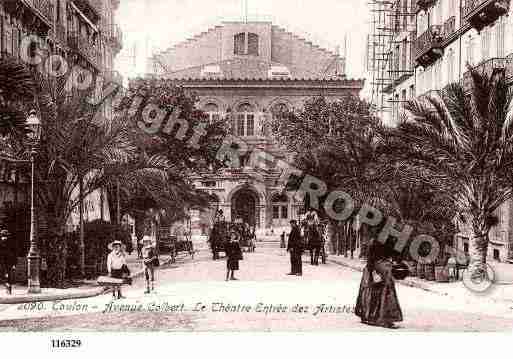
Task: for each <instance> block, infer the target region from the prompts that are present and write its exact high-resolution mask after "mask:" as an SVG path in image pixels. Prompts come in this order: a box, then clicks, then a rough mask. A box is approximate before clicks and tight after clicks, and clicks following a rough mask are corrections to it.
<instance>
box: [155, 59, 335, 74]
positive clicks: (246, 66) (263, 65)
mask: <svg viewBox="0 0 513 359" xmlns="http://www.w3.org/2000/svg"><path fill="white" fill-rule="evenodd" d="M205 66H209V67H211V66H219V68H220V70H221V75H220V76H215V77H212V78H216V79H219V78H222V79H223V80H239V79H242V80H249V79H251V80H269V70H270V69H271V67H272V66H280V67H287V68H288V69H289V71H290V75H291V77H290V80H305V79H308V80H341V79H344V77H342V76H337V77H335V76H320V75H319V74H316V73H313V72H309V71H305V70H302V69H299V68H295V67H293V66H286V65H283V64H280V63H276V62H266V61H262V60H261V59H258V58H255V57H247V56H244V57H238V58H234V59H230V60H225V61H221V62H218V63H213V64H208V65H205ZM205 66H196V67H191V68H188V69H184V70H180V71H176V72H171V73H167V74H164V75H162V77H164V78H167V79H173V80H185V79H187V80H191V79H192V80H193V79H198V80H199V79H205V76H203V75H202V70H203V68H205ZM280 80H283V79H280Z"/></svg>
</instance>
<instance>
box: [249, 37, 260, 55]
mask: <svg viewBox="0 0 513 359" xmlns="http://www.w3.org/2000/svg"><path fill="white" fill-rule="evenodd" d="M248 55H254V56H258V35H257V34H251V33H250V34H248Z"/></svg>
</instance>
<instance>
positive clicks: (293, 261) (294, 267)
mask: <svg viewBox="0 0 513 359" xmlns="http://www.w3.org/2000/svg"><path fill="white" fill-rule="evenodd" d="M290 228H291V229H290V234H289V243H288V245H287V252H290V273H289V275H297V276H302V275H303V262H302V260H301V255H302V254H303V241H302V239H301V232H300V230H299V227H298V225H297V221H296V220H294V219H293V220H291V221H290Z"/></svg>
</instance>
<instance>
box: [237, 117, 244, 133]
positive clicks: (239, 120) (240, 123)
mask: <svg viewBox="0 0 513 359" xmlns="http://www.w3.org/2000/svg"><path fill="white" fill-rule="evenodd" d="M244 127H245V114H243V113H239V114H238V115H237V133H236V135H237V136H244Z"/></svg>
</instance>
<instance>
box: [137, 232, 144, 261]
mask: <svg viewBox="0 0 513 359" xmlns="http://www.w3.org/2000/svg"><path fill="white" fill-rule="evenodd" d="M142 248H143V240H142V239H140V238H139V237H137V259H142Z"/></svg>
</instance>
